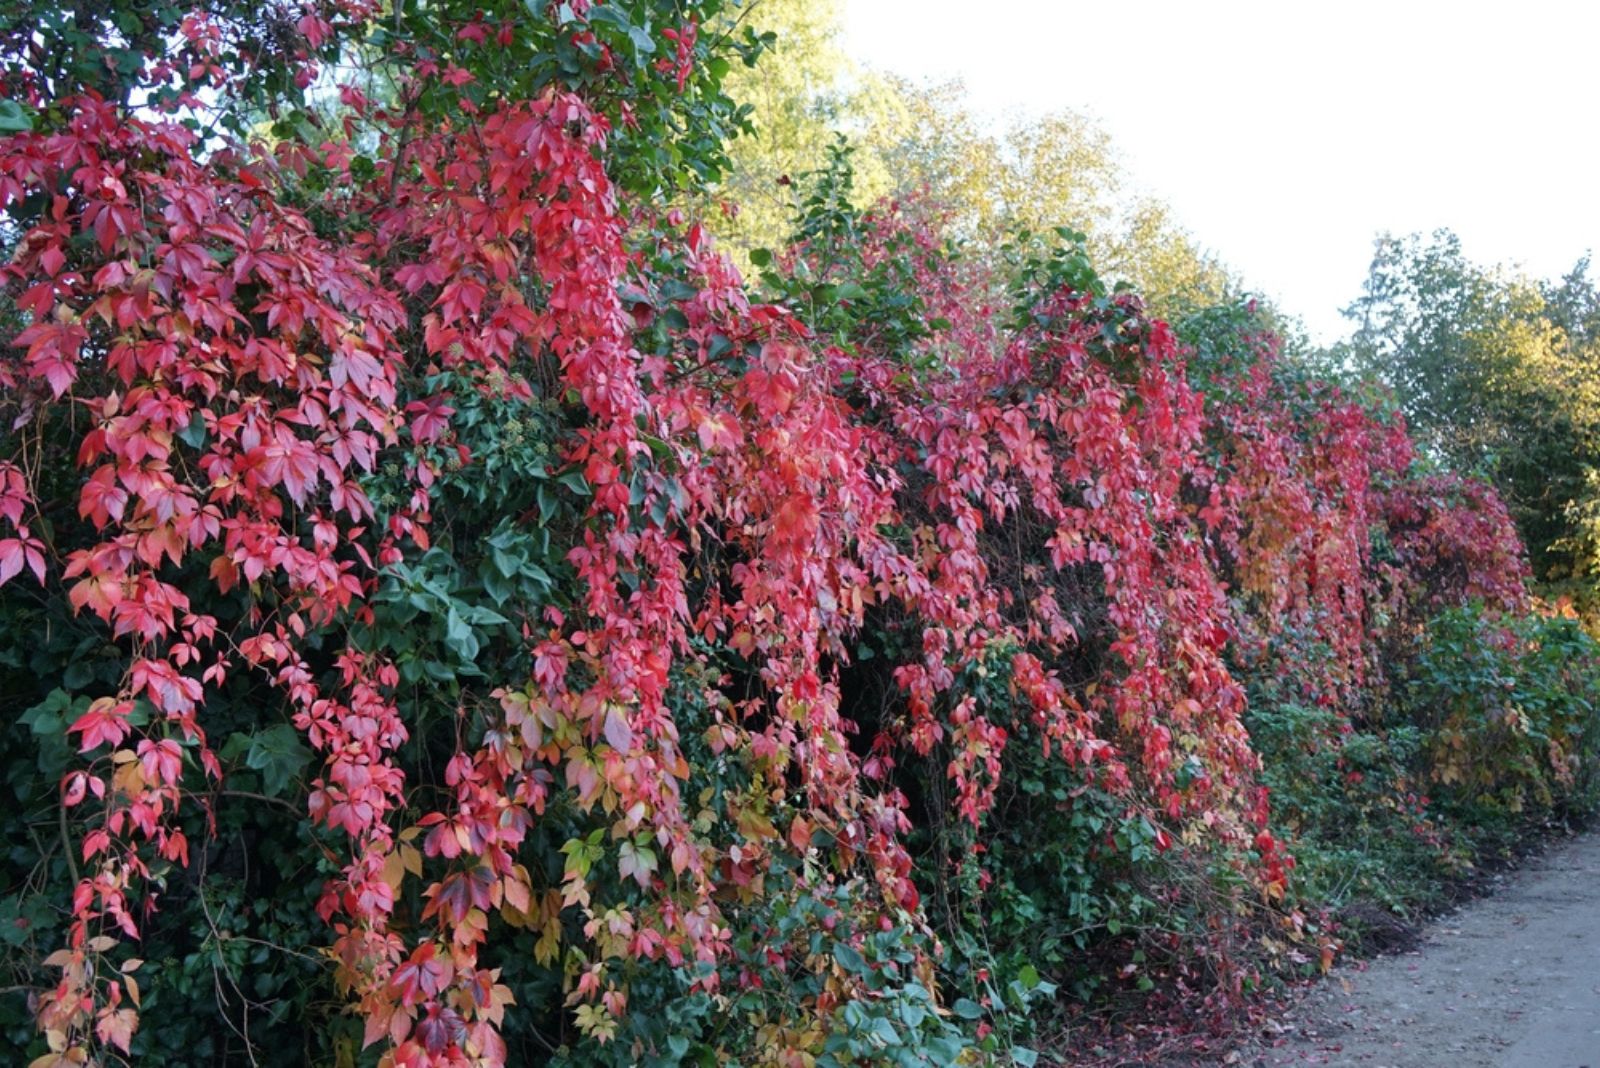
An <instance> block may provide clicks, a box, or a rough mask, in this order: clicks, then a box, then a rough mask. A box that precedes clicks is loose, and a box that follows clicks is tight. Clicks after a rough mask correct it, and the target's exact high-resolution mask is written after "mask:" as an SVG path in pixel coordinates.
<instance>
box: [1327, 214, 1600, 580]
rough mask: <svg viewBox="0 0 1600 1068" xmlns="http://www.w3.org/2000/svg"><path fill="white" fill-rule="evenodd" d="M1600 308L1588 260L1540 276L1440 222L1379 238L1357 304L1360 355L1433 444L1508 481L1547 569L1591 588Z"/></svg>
mask: <svg viewBox="0 0 1600 1068" xmlns="http://www.w3.org/2000/svg"><path fill="white" fill-rule="evenodd" d="M1597 309H1600V305H1597V303H1596V296H1595V292H1594V289H1593V287H1592V286H1591V285H1590V284H1589V282H1588V280H1587V263H1586V261H1580V262H1579V264H1578V266H1577V267H1576V268H1575V269H1574V270H1573V271H1572V272H1571V273H1570V274H1568V275H1567V276H1566V277H1565V278H1563V279H1561V280H1560V281H1558V282H1554V283H1545V282H1539V281H1537V280H1534V279H1530V278H1528V277H1527V276H1525V275H1523V274H1520V273H1517V272H1514V271H1510V270H1507V269H1504V268H1499V267H1484V266H1481V265H1478V264H1475V263H1472V262H1471V261H1470V260H1468V259H1467V258H1466V256H1465V255H1464V254H1463V252H1462V249H1461V242H1460V239H1459V238H1457V237H1456V236H1455V235H1454V234H1452V233H1450V232H1449V231H1445V230H1441V231H1437V232H1435V233H1434V234H1432V235H1431V236H1429V237H1426V238H1424V237H1422V236H1421V235H1416V234H1413V235H1410V236H1408V237H1394V236H1389V235H1385V236H1383V237H1380V238H1379V239H1378V242H1377V247H1376V253H1375V255H1374V258H1373V262H1372V268H1371V271H1370V273H1369V274H1368V276H1367V281H1366V284H1365V287H1364V291H1363V293H1362V295H1361V297H1360V298H1358V299H1357V300H1356V301H1355V302H1354V303H1353V304H1352V305H1351V306H1350V307H1349V308H1348V309H1347V310H1346V312H1345V314H1346V315H1347V316H1348V317H1349V318H1351V319H1352V320H1353V321H1354V322H1355V323H1356V331H1355V334H1354V335H1353V337H1352V339H1351V341H1350V342H1349V345H1348V346H1347V348H1346V349H1345V352H1346V353H1347V356H1348V359H1349V361H1350V363H1351V364H1352V365H1353V367H1354V368H1355V369H1356V370H1357V371H1359V372H1360V373H1362V374H1367V375H1371V376H1374V377H1376V378H1378V379H1380V380H1382V381H1384V382H1386V383H1387V384H1389V385H1390V386H1391V387H1393V389H1394V391H1395V394H1396V397H1397V399H1398V401H1399V403H1400V405H1401V407H1402V409H1403V410H1404V411H1405V414H1406V417H1407V419H1408V420H1409V421H1410V423H1411V425H1412V427H1413V428H1414V430H1415V432H1416V433H1417V435H1418V438H1419V441H1420V443H1421V444H1422V447H1423V449H1424V452H1425V453H1426V454H1428V455H1430V456H1432V457H1433V458H1434V459H1435V460H1437V461H1439V462H1442V463H1445V464H1447V465H1449V466H1452V467H1455V468H1457V469H1460V470H1465V471H1480V472H1483V473H1484V474H1485V475H1487V476H1488V477H1489V478H1491V479H1492V480H1493V481H1494V482H1495V484H1496V485H1498V486H1499V487H1500V488H1501V490H1502V491H1503V492H1504V493H1505V494H1506V496H1507V498H1508V502H1509V504H1510V505H1511V508H1512V510H1513V514H1514V515H1515V516H1516V519H1517V523H1518V525H1519V527H1520V528H1521V530H1522V532H1523V536H1524V538H1525V539H1526V541H1527V543H1528V549H1529V552H1530V554H1531V556H1532V559H1533V563H1534V566H1535V570H1536V572H1537V574H1538V575H1539V577H1540V578H1542V579H1544V580H1546V581H1547V582H1551V583H1555V584H1558V585H1559V586H1560V587H1561V588H1562V589H1571V590H1574V591H1575V592H1578V593H1585V588H1586V586H1587V585H1588V584H1589V582H1590V579H1591V577H1592V575H1593V573H1594V570H1595V567H1596V564H1597V558H1596V553H1595V547H1596V544H1597V543H1596V541H1595V537H1594V527H1593V518H1592V517H1593V516H1594V515H1595V508H1594V504H1593V498H1594V494H1595V483H1594V479H1595V477H1596V475H1595V470H1596V466H1597V464H1600V344H1597V335H1596V330H1595V324H1596V321H1597V314H1600V313H1597ZM1585 596H1586V597H1589V595H1587V594H1585ZM1589 599H1592V597H1590V598H1589Z"/></svg>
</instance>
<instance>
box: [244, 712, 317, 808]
mask: <svg viewBox="0 0 1600 1068" xmlns="http://www.w3.org/2000/svg"><path fill="white" fill-rule="evenodd" d="M312 755H313V754H312V752H311V750H310V749H308V748H307V747H306V745H305V743H304V742H302V741H301V740H300V732H299V731H297V730H295V729H294V728H293V727H291V726H289V725H288V724H287V723H280V724H278V725H277V726H275V727H269V728H268V729H266V730H264V731H257V732H256V733H255V734H254V735H253V736H251V738H250V748H249V749H248V750H246V752H245V755H244V765H245V767H247V768H250V769H251V770H252V771H259V772H260V773H261V790H262V792H263V793H266V794H270V795H271V796H273V797H278V796H281V795H282V794H283V793H284V792H285V791H286V790H287V789H288V788H289V784H290V783H291V782H293V781H294V779H295V778H296V777H297V776H298V775H299V774H300V773H301V772H302V771H304V770H305V766H306V765H307V764H308V763H310V761H311V757H312Z"/></svg>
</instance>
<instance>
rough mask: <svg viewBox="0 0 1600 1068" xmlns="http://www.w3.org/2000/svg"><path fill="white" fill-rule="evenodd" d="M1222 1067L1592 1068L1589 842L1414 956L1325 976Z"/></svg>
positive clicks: (1599, 856)
mask: <svg viewBox="0 0 1600 1068" xmlns="http://www.w3.org/2000/svg"><path fill="white" fill-rule="evenodd" d="M1284 1025H1285V1026H1286V1028H1287V1030H1286V1031H1284V1032H1283V1033H1282V1034H1281V1035H1279V1036H1278V1037H1277V1038H1276V1039H1274V1040H1271V1041H1263V1042H1261V1043H1258V1044H1257V1045H1256V1046H1255V1047H1252V1048H1251V1049H1249V1050H1247V1051H1241V1053H1242V1055H1241V1056H1238V1057H1237V1058H1235V1059H1231V1060H1230V1061H1229V1063H1236V1064H1239V1065H1246V1066H1262V1068H1267V1066H1277V1065H1311V1064H1317V1065H1355V1066H1361V1068H1378V1066H1383V1068H1600V835H1588V836H1586V837H1583V838H1579V839H1576V840H1574V841H1572V842H1569V843H1567V844H1565V845H1560V846H1556V847H1555V848H1552V849H1551V850H1550V851H1549V852H1547V853H1545V854H1544V855H1543V856H1541V857H1539V858H1537V859H1534V860H1532V861H1530V862H1529V863H1528V865H1527V866H1526V867H1525V868H1523V869H1522V870H1521V871H1519V872H1517V873H1515V874H1512V875H1510V876H1507V877H1506V878H1505V879H1504V880H1503V882H1502V883H1501V885H1500V886H1499V887H1498V888H1497V889H1496V891H1495V892H1494V893H1493V894H1492V895H1490V896H1488V897H1485V898H1482V899H1480V900H1478V901H1475V902H1473V903H1471V904H1469V905H1467V906H1466V907H1464V908H1462V909H1461V910H1460V911H1458V912H1455V913H1453V914H1451V915H1448V916H1444V917H1442V918H1440V919H1439V920H1438V921H1436V922H1435V923H1433V924H1432V925H1431V926H1430V927H1429V928H1428V929H1427V931H1426V932H1425V936H1424V938H1423V941H1422V943H1421V944H1420V945H1419V946H1418V947H1417V948H1416V949H1415V950H1413V951H1411V952H1408V953H1402V954H1399V955H1397V956H1393V957H1386V958H1383V959H1380V960H1377V961H1373V962H1370V963H1368V964H1366V965H1365V966H1361V965H1353V966H1350V967H1346V968H1340V969H1335V971H1334V973H1333V975H1331V976H1330V977H1329V978H1328V980H1326V981H1324V982H1322V983H1320V984H1318V985H1317V986H1316V987H1315V988H1314V989H1313V991H1312V992H1311V993H1310V994H1309V995H1308V996H1307V997H1306V999H1305V1000H1304V1001H1303V1002H1302V1003H1301V1004H1300V1005H1299V1006H1298V1007H1297V1009H1296V1010H1295V1011H1294V1012H1293V1013H1292V1014H1291V1016H1290V1018H1289V1019H1288V1020H1286V1021H1284Z"/></svg>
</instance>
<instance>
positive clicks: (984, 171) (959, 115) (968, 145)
mask: <svg viewBox="0 0 1600 1068" xmlns="http://www.w3.org/2000/svg"><path fill="white" fill-rule="evenodd" d="M839 6H840V5H839V2H838V0H820V2H808V0H755V3H754V4H752V5H751V6H750V7H748V8H746V9H744V10H743V11H741V12H740V13H739V15H738V16H736V17H739V18H743V19H744V20H745V21H746V22H747V23H749V24H750V25H752V26H753V27H754V28H755V29H756V30H757V32H760V33H767V32H770V33H772V34H773V45H772V47H773V49H774V53H775V54H774V55H772V56H771V57H769V58H768V59H767V60H765V61H763V62H762V63H761V65H760V66H759V67H757V68H755V69H743V70H738V71H735V72H734V73H733V74H732V75H730V81H729V88H730V92H731V93H732V95H733V96H734V97H735V98H737V99H740V100H743V101H746V102H748V103H749V104H750V105H751V106H752V108H753V115H752V118H753V120H754V123H755V127H756V134H755V136H753V137H747V138H744V139H742V140H740V141H738V142H736V143H735V144H734V145H733V146H732V149H731V151H730V157H731V158H732V161H733V174H732V175H731V177H730V178H729V179H728V180H727V181H725V182H724V183H723V185H722V187H721V188H720V189H719V190H718V195H719V197H720V198H721V199H723V200H724V201H726V202H728V203H729V204H731V205H736V206H737V214H736V215H734V214H732V213H731V212H730V213H729V214H726V215H722V216H721V217H720V219H719V221H718V222H717V223H716V225H717V229H718V236H719V237H721V238H722V239H723V241H724V242H725V243H726V244H728V245H729V246H730V247H732V248H733V249H734V250H735V251H737V252H741V253H743V252H748V251H749V250H750V249H752V248H762V247H768V248H770V247H776V246H779V245H781V244H782V243H783V241H784V239H785V238H786V237H787V236H788V233H787V231H788V220H789V218H790V217H791V215H792V209H793V204H794V194H795V190H796V185H797V183H801V182H803V176H804V175H806V174H808V173H810V172H812V171H814V170H816V169H818V168H820V167H821V166H822V164H823V162H824V160H825V159H826V155H827V146H828V145H829V144H830V143H831V142H832V140H833V139H834V137H835V136H837V135H838V134H840V133H843V134H844V135H846V136H847V137H848V138H849V139H850V140H851V142H852V144H853V145H854V146H855V149H856V151H855V152H854V154H853V156H852V165H853V167H854V170H855V182H854V191H855V197H856V200H857V202H858V206H867V205H870V204H871V203H873V202H875V201H877V200H879V199H880V198H883V197H885V196H894V197H901V198H908V197H917V198H923V199H926V200H927V201H929V202H930V203H931V204H932V205H934V206H936V207H937V208H938V209H939V210H941V211H942V212H945V213H948V215H949V217H950V224H951V229H952V231H953V232H954V233H955V234H956V235H957V236H958V237H961V238H964V239H966V240H967V241H969V242H971V243H973V244H974V245H977V246H979V247H985V248H992V247H996V246H998V245H999V244H1002V243H1004V242H1005V241H1006V240H1007V239H1008V238H1009V236H1010V235H1013V234H1015V233H1017V232H1018V231H1032V232H1035V233H1040V232H1047V231H1049V230H1051V229H1053V228H1055V227H1058V226H1066V227H1071V228H1072V229H1074V230H1078V231H1081V232H1083V233H1084V234H1086V235H1087V236H1088V238H1089V245H1090V250H1091V252H1092V253H1093V255H1094V256H1095V259H1096V262H1097V263H1100V264H1102V265H1103V268H1104V271H1105V274H1106V276H1107V277H1108V278H1109V279H1111V280H1113V281H1126V282H1129V283H1131V284H1132V285H1134V286H1136V287H1137V288H1139V289H1140V290H1141V291H1143V292H1145V293H1147V294H1149V296H1150V300H1151V302H1152V304H1154V305H1155V306H1156V307H1157V308H1159V309H1161V310H1162V311H1164V312H1168V313H1171V314H1178V313H1181V312H1183V311H1187V310H1189V309H1191V308H1194V307H1199V306H1203V305H1207V304H1211V303H1214V302H1216V301H1218V300H1221V299H1223V298H1224V297H1225V296H1226V295H1227V294H1228V293H1229V292H1230V291H1232V290H1234V289H1236V288H1237V282H1236V279H1234V277H1233V276H1232V275H1231V274H1230V273H1229V272H1228V271H1227V270H1226V269H1225V268H1224V267H1223V266H1222V265H1221V264H1220V263H1219V262H1218V261H1217V260H1216V259H1215V258H1214V257H1212V256H1210V255H1209V254H1207V253H1206V252H1205V251H1204V250H1203V249H1201V248H1200V247H1199V246H1198V245H1197V244H1196V242H1195V241H1194V240H1193V238H1192V237H1191V236H1190V235H1189V234H1188V233H1187V232H1186V231H1184V230H1183V229H1182V228H1181V227H1180V226H1179V225H1178V224H1177V223H1176V221H1175V220H1174V219H1173V217H1172V213H1171V210H1170V209H1169V208H1168V207H1167V206H1166V205H1165V204H1163V203H1161V202H1160V201H1158V200H1155V199H1153V198H1150V197H1147V196H1145V197H1141V196H1134V195H1131V194H1130V192H1129V189H1128V187H1129V184H1130V183H1129V182H1128V179H1127V176H1126V174H1125V173H1124V171H1123V169H1122V167H1121V165H1120V163H1119V161H1118V159H1117V156H1116V152H1115V150H1114V148H1113V146H1112V143H1111V138H1110V136H1109V135H1108V134H1107V133H1106V131H1104V130H1103V129H1101V128H1100V127H1099V126H1097V125H1096V124H1095V123H1094V122H1093V121H1092V120H1090V119H1089V118H1087V117H1086V116H1084V115H1081V114H1079V113H1077V112H1074V111H1070V110H1061V111H1055V112H1050V113H1048V114H1045V115H1042V116H1030V117H1022V116H1017V117H1012V118H1011V119H1010V120H1009V121H1004V122H991V121H988V120H986V119H985V118H984V117H983V116H981V115H979V114H977V113H975V112H974V111H973V110H972V109H971V108H970V107H968V106H967V104H966V102H965V98H966V90H965V87H964V86H963V85H962V84H961V83H960V82H947V83H944V84H939V85H933V86H925V85H916V84H913V83H910V82H908V81H906V80H904V79H901V78H898V77H895V76H892V75H887V74H882V73H879V72H874V71H870V70H863V69H860V68H859V67H857V66H855V65H854V64H852V63H851V62H850V60H849V57H848V56H846V55H845V53H844V51H843V49H842V47H841V45H840V42H839V30H838V26H839V23H838V16H839ZM714 214H716V213H714Z"/></svg>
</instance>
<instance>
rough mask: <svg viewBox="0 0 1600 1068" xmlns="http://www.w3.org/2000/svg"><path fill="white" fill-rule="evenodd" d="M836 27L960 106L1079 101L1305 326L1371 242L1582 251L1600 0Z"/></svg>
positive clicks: (902, 20) (1076, 0)
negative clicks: (1413, 240)
mask: <svg viewBox="0 0 1600 1068" xmlns="http://www.w3.org/2000/svg"><path fill="white" fill-rule="evenodd" d="M845 30H846V37H845V45H846V47H847V49H848V50H849V51H850V53H851V54H852V55H853V56H855V57H856V59H857V60H858V61H860V62H863V63H865V64H867V65H870V66H873V67H876V68H878V69H882V70H888V71H892V72H895V73H898V74H902V75H906V76H908V77H911V78H913V79H932V80H942V79H945V78H950V77H959V78H961V79H963V80H964V81H965V82H966V85H967V88H968V90H969V92H970V94H971V102H972V105H973V107H974V109H975V110H978V111H979V112H980V113H983V114H989V115H996V116H998V115H1001V114H1004V113H1005V112H1007V111H1011V110H1020V111H1023V112H1028V113H1037V112H1042V111H1048V110H1050V109H1053V108H1062V107H1066V108H1073V109H1075V110H1078V111H1082V112H1085V113H1087V114H1088V115H1090V116H1091V117H1093V118H1095V119H1096V120H1098V121H1099V123H1100V124H1101V125H1102V126H1103V127H1104V128H1105V129H1106V131H1107V132H1108V133H1109V134H1110V135H1111V138H1112V142H1113V144H1114V145H1115V146H1116V147H1117V149H1118V150H1119V154H1120V157H1121V160H1122V162H1123V164H1124V166H1125V169H1126V170H1127V172H1128V173H1129V175H1130V176H1131V178H1132V179H1133V181H1134V183H1136V185H1137V187H1138V188H1139V189H1140V190H1142V191H1146V192H1150V193H1153V194H1155V195H1156V196H1158V197H1160V198H1161V199H1163V200H1165V201H1167V203H1169V204H1170V205H1172V207H1173V208H1174V210H1175V211H1176V213H1177V215H1178V218H1179V221H1181V222H1182V223H1183V225H1185V226H1186V227H1187V228H1188V229H1189V230H1190V231H1191V232H1192V233H1193V234H1194V236H1195V237H1196V239H1197V240H1198V241H1199V242H1200V243H1201V244H1202V245H1204V246H1206V247H1207V248H1209V249H1211V250H1212V251H1213V252H1215V253H1216V254H1217V255H1219V256H1220V257H1221V258H1222V259H1223V260H1224V261H1225V262H1227V263H1229V264H1230V265H1232V266H1233V267H1235V268H1236V269H1237V270H1239V271H1240V272H1241V274H1242V275H1243V276H1244V279H1245V281H1246V283H1247V284H1248V285H1249V286H1250V287H1251V288H1253V289H1255V290H1257V291H1259V292H1263V293H1265V294H1267V295H1269V296H1270V297H1272V298H1274V299H1275V300H1277V301H1278V303H1279V304H1280V306H1281V307H1282V308H1283V310H1284V311H1286V312H1288V313H1290V314H1293V315H1299V316H1300V317H1302V319H1303V320H1304V322H1305V324H1306V327H1307V329H1308V331H1309V332H1310V333H1311V335H1312V337H1313V339H1314V340H1318V341H1331V340H1333V339H1334V338H1336V337H1339V336H1342V335H1343V334H1344V333H1346V324H1345V322H1344V320H1343V319H1342V318H1341V317H1340V316H1339V314H1338V309H1339V308H1341V307H1343V306H1344V305H1346V304H1347V303H1349V301H1350V300H1351V299H1352V298H1354V297H1355V296H1356V295H1357V294H1358V293H1359V291H1360V287H1361V282H1362V279H1363V278H1364V277H1365V276H1366V270H1367V265H1368V263H1369V262H1370V260H1371V253H1372V239H1373V237H1374V236H1375V235H1376V234H1377V233H1378V232H1379V231H1382V230H1392V231H1395V232H1397V233H1409V232H1411V231H1414V230H1416V231H1424V232H1426V231H1429V230H1432V229H1434V228H1436V227H1440V226H1448V227H1450V228H1451V229H1453V230H1455V231H1456V233H1458V234H1459V235H1460V236H1461V239H1462V243H1463V245H1464V247H1465V251H1466V253H1467V255H1468V256H1469V257H1471V258H1473V259H1475V260H1480V261H1487V262H1515V263H1519V264H1521V265H1522V266H1523V267H1525V268H1526V269H1527V270H1528V271H1530V272H1531V273H1533V274H1535V275H1538V276H1542V277H1554V276H1556V275H1559V274H1564V273H1565V272H1566V271H1567V270H1568V269H1569V268H1570V267H1571V266H1572V264H1573V262H1574V261H1575V260H1576V259H1577V258H1578V256H1579V255H1580V254H1582V253H1583V252H1584V251H1585V250H1586V249H1589V248H1596V249H1597V251H1600V123H1597V119H1600V106H1597V105H1600V93H1597V90H1600V2H1592V0H1591V2H1587V3H1585V2H1578V0H1573V2H1569V3H1553V2H1536V0H1521V2H1519V3H1514V4H1513V3H1500V4H1495V5H1489V4H1479V3H1475V2H1471V0H1458V2H1456V3H1453V4H1434V3H1420V2H1415V0H1388V2H1387V3H1371V2H1369V0H1340V2H1338V3H1319V4H1312V3H1309V2H1306V0H1279V2H1277V3H1246V2H1240V0H1228V2H1212V3H1207V2H1202V0H1194V2H1191V3H1182V2H1135V3H1127V2H1123V3H1117V2H1112V0H1097V2H1094V3H1084V2H1080V0H1011V2H1005V0H993V2H987V3H986V2H984V0H977V2H974V0H961V2H956V0H847V3H846V27H845Z"/></svg>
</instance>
